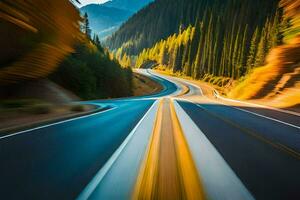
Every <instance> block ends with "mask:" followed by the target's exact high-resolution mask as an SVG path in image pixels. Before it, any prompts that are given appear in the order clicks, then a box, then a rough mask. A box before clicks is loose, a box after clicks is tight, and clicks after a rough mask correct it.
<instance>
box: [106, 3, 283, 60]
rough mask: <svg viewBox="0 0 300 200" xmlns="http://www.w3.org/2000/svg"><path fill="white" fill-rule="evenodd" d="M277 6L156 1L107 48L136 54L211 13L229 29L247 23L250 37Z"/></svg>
mask: <svg viewBox="0 0 300 200" xmlns="http://www.w3.org/2000/svg"><path fill="white" fill-rule="evenodd" d="M277 3H278V1H277V0H269V1H261V0H253V1H250V0H246V1H245V2H244V3H243V1H238V0H156V1H155V2H153V3H150V4H149V5H148V6H147V7H145V8H144V9H142V10H140V11H139V12H138V13H137V14H135V15H134V16H133V17H132V18H130V19H129V20H128V21H127V22H126V23H125V24H124V25H122V26H121V27H120V29H119V30H118V31H117V32H116V33H115V34H113V36H112V37H111V38H110V39H109V40H108V41H107V45H108V46H109V47H110V49H118V48H120V47H123V50H125V52H126V53H127V54H131V55H132V54H134V55H137V54H138V53H140V52H141V51H142V50H143V49H144V48H148V47H151V46H152V45H154V44H155V43H156V42H158V41H160V40H161V39H165V38H167V37H168V36H170V35H171V34H174V33H178V32H179V27H180V25H182V26H181V27H183V28H186V27H188V26H189V25H194V24H195V22H196V19H198V20H199V21H201V20H205V19H204V18H208V17H209V16H207V15H208V13H212V11H213V12H214V13H213V14H214V16H215V17H216V18H217V17H218V16H220V17H221V18H222V21H221V22H220V23H222V24H226V25H227V26H226V27H225V28H227V29H230V28H231V27H232V25H233V24H235V25H238V24H242V23H244V25H246V24H248V26H249V27H251V30H249V34H250V35H251V34H252V33H253V32H254V29H255V27H256V26H262V25H263V24H264V23H265V20H266V18H267V16H269V15H270V13H273V12H274V7H275V9H276V5H277ZM235 18H236V19H235ZM154 19H155V20H154ZM233 20H235V21H233ZM243 20H244V21H243ZM234 28H235V27H234Z"/></svg>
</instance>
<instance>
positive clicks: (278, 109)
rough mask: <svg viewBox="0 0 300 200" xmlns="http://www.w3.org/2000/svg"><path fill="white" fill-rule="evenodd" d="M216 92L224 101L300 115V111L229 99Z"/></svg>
mask: <svg viewBox="0 0 300 200" xmlns="http://www.w3.org/2000/svg"><path fill="white" fill-rule="evenodd" d="M214 94H215V96H216V97H217V98H219V99H222V100H224V101H230V102H235V103H241V104H245V105H251V106H255V107H260V108H266V109H270V110H275V111H278V112H282V113H285V114H290V115H295V116H297V117H300V113H296V112H293V111H290V110H283V109H280V108H274V107H270V106H265V105H261V104H256V103H250V102H245V101H239V100H235V99H229V98H225V97H222V96H221V95H220V94H219V92H218V91H216V90H214Z"/></svg>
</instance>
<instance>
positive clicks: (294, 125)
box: [0, 71, 300, 200]
mask: <svg viewBox="0 0 300 200" xmlns="http://www.w3.org/2000/svg"><path fill="white" fill-rule="evenodd" d="M140 73H143V74H145V75H148V76H150V77H151V78H153V79H155V80H157V81H159V82H160V83H161V84H162V85H163V86H164V90H163V91H162V92H160V93H158V94H154V95H151V96H145V97H136V98H124V99H116V100H107V101H104V100H101V101H89V102H88V103H91V104H99V105H105V106H110V107H111V109H109V110H106V111H103V112H100V113H95V114H92V115H89V116H84V117H80V118H75V119H72V120H67V121H63V122H59V123H56V124H51V125H48V126H43V127H37V128H35V129H31V130H25V131H22V132H19V133H15V134H11V135H7V136H5V137H1V138H0V159H1V165H0V177H1V179H0V194H1V199H76V198H77V199H79V200H81V199H105V200H106V199H121V200H122V199H132V198H133V199H134V196H133V195H132V194H133V193H134V191H135V192H136V190H135V188H143V187H137V182H139V181H138V180H139V177H140V176H141V171H143V173H144V171H145V170H141V166H148V165H149V164H144V163H146V161H145V160H151V159H152V160H153V156H152V154H153V155H154V157H155V156H157V160H159V156H160V154H162V150H165V151H166V152H168V151H167V149H166V147H167V144H168V145H169V147H168V148H169V149H175V150H172V152H173V153H172V156H173V157H172V158H173V159H172V160H173V161H174V162H173V163H176V162H175V161H176V159H178V160H179V161H180V151H185V154H184V155H188V156H190V157H191V158H192V160H193V161H185V162H189V163H190V164H189V165H190V166H191V168H193V169H196V170H197V172H198V176H199V180H200V182H201V188H202V189H201V190H203V191H204V194H205V195H206V198H208V199H233V200H234V199H237V200H239V199H270V200H274V199H292V200H293V199H300V191H299V188H300V127H299V125H300V117H299V116H297V115H293V114H289V113H285V112H281V111H278V110H272V109H267V108H262V107H259V106H258V107H255V106H254V107H253V106H251V107H250V106H247V104H245V105H244V106H241V105H243V102H240V103H239V104H238V105H232V104H230V105H228V104H227V102H226V101H225V100H219V99H209V98H207V97H206V96H205V94H204V93H203V91H202V90H201V87H198V86H196V85H194V84H192V83H190V82H188V81H185V80H181V79H174V78H171V77H167V76H162V75H158V74H155V73H154V72H149V71H140ZM184 88H188V91H187V92H184V91H185V90H184ZM162 98H164V99H171V101H170V100H167V101H166V102H168V103H167V104H166V103H164V104H165V107H168V105H170V106H171V108H172V109H173V107H174V112H175V114H174V112H173V114H172V116H173V117H172V120H170V119H171V118H166V119H168V120H162V122H160V123H158V122H157V118H158V116H159V115H161V116H162V119H164V118H165V117H166V116H165V117H164V115H167V112H166V111H165V112H164V111H163V110H164V109H160V103H159V102H160V101H161V99H162ZM85 103H87V102H85ZM169 112H170V111H168V113H169ZM158 113H160V114H158ZM168 115H169V114H168ZM174 119H176V120H175V121H176V123H174ZM164 121H165V124H164V125H159V124H161V123H163V122H164ZM166 123H168V124H169V125H167V124H166ZM170 123H174V124H175V125H172V127H173V128H172V127H171V128H168V129H166V128H160V126H161V127H164V126H171V125H170ZM174 127H175V128H174ZM176 127H177V128H176ZM173 129H174V130H180V131H179V132H180V134H182V135H183V136H182V137H181V136H180V137H179V136H178V135H177V136H176V135H174V136H172V134H171V135H169V136H168V135H165V134H170V133H171V132H174V131H168V130H173ZM153 130H156V132H159V133H160V135H161V138H162V140H163V141H165V142H163V143H166V145H165V146H164V145H160V147H159V148H160V149H161V150H155V149H154V150H149V148H150V147H151V145H150V146H149V144H150V143H151V144H152V143H153V137H154V136H153ZM157 130H159V131H157ZM180 134H179V135H180ZM168 138H179V139H177V140H176V139H172V141H173V140H174V141H173V142H171V143H170V141H168ZM180 138H181V139H180ZM182 138H185V139H182ZM151 141H152V142H151ZM157 141H159V139H157ZM180 142H181V143H182V142H183V143H182V144H186V145H187V146H188V147H187V148H186V149H189V150H182V149H180V145H177V146H176V145H175V146H170V144H173V143H174V144H180ZM156 148H158V147H156ZM176 148H177V149H176ZM178 149H179V150H178ZM149 152H153V153H149ZM157 152H161V153H160V154H159V153H157ZM174 152H175V153H174ZM176 152H177V153H176ZM178 152H179V153H178ZM176 155H177V157H178V158H176ZM149 156H150V157H149ZM151 156H152V157H151ZM174 156H175V157H174ZM184 157H186V156H184ZM162 158H164V161H165V162H164V163H165V164H164V165H168V162H167V161H166V159H168V153H166V154H163V156H162ZM179 161H178V162H179ZM157 162H158V161H157ZM151 163H153V162H150V164H151ZM162 163H163V162H159V164H157V166H161V164H162ZM170 163H171V162H170ZM170 165H171V164H170ZM180 166H181V167H180ZM183 166H184V165H182V163H181V165H180V164H178V166H175V167H176V168H184V167H183ZM172 167H174V165H172V166H170V169H172ZM160 168H161V169H164V170H165V169H168V167H167V168H165V167H163V166H162V167H158V169H156V168H155V165H154V168H153V169H154V171H155V170H157V174H162V170H160ZM150 171H151V170H150ZM177 171H180V170H177ZM181 171H184V170H181ZM166 172H168V170H167V171H166ZM165 174H166V175H164V177H163V178H164V179H165V180H166V182H165V183H167V181H168V180H169V179H170V180H171V178H168V176H170V177H171V176H172V177H174V176H177V175H176V174H175V175H168V173H165ZM170 174H172V173H170ZM173 174H174V173H173ZM157 176H158V179H160V178H161V177H159V175H157ZM178 176H180V177H182V179H185V178H186V177H188V176H189V175H182V174H181V175H180V174H179V175H178ZM193 176H194V175H193ZM141 179H142V180H147V179H145V178H141ZM183 182H184V181H183ZM188 182H189V180H188V181H187V183H188ZM196 182H197V181H196ZM150 183H151V182H150ZM148 184H149V182H148ZM160 184H163V182H162V183H160ZM150 185H151V184H150ZM166 185H167V184H166ZM198 186H199V185H198ZM198 186H196V187H198ZM160 187H161V186H160ZM182 187H185V188H188V187H186V185H184V186H182ZM152 190H155V188H154V189H153V188H152ZM187 190H188V189H185V190H184V191H187ZM169 191H171V190H169ZM191 191H192V190H191ZM194 191H195V190H194ZM191 193H192V192H190V194H191ZM162 194H167V193H163V192H162ZM190 194H183V195H186V196H187V197H190V196H191V195H190ZM149 199H151V198H149ZM179 199H180V198H179Z"/></svg>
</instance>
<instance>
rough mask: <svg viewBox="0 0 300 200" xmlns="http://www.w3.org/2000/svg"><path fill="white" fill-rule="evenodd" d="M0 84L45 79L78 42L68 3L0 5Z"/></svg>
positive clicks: (33, 0) (36, 0) (38, 0)
mask: <svg viewBox="0 0 300 200" xmlns="http://www.w3.org/2000/svg"><path fill="white" fill-rule="evenodd" d="M0 20H1V23H0V30H1V36H3V37H1V38H0V44H1V50H0V54H1V58H0V63H1V66H0V84H1V85H7V84H11V83H19V82H20V81H24V80H32V79H37V78H41V77H45V76H47V75H48V74H49V73H51V72H53V71H54V70H55V69H56V67H57V65H58V63H59V62H60V61H62V59H63V58H64V57H65V56H66V55H67V54H69V53H71V52H73V45H74V42H75V41H76V39H79V38H81V33H80V29H79V21H80V20H81V18H80V15H79V12H78V11H77V9H76V8H75V7H74V5H73V4H72V3H71V2H69V1H61V0H28V1H23V0H14V1H11V0H4V1H2V2H0Z"/></svg>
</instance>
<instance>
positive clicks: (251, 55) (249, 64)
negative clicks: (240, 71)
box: [246, 28, 259, 72]
mask: <svg viewBox="0 0 300 200" xmlns="http://www.w3.org/2000/svg"><path fill="white" fill-rule="evenodd" d="M258 39H259V32H258V28H256V29H255V32H254V33H253V36H252V39H251V44H250V50H249V54H248V59H247V64H246V68H247V72H250V70H251V69H253V68H254V65H255V58H256V53H257V43H258Z"/></svg>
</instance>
